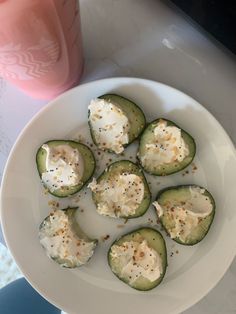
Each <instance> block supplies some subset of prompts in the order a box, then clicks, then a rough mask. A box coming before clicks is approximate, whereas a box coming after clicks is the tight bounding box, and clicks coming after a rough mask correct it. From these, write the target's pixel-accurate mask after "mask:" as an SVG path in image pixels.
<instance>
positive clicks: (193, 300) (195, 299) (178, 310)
mask: <svg viewBox="0 0 236 314" xmlns="http://www.w3.org/2000/svg"><path fill="white" fill-rule="evenodd" d="M127 80H131V81H136V82H138V83H141V84H142V83H147V84H150V83H151V84H153V83H154V84H157V85H159V86H163V87H165V88H170V89H172V90H173V91H174V92H175V93H179V94H180V95H183V96H187V97H188V98H189V99H191V101H192V102H193V103H194V104H195V105H197V106H198V107H200V108H201V110H203V113H204V114H207V115H208V117H209V118H210V119H212V121H213V122H214V123H216V125H217V126H218V127H219V128H220V131H221V132H222V134H223V136H224V137H225V139H226V140H227V144H228V145H229V146H230V148H231V149H232V151H234V158H235V159H236V151H235V145H234V143H233V141H232V139H231V137H230V135H229V134H228V133H227V132H226V130H225V129H224V127H223V126H222V124H221V123H220V122H219V121H218V120H217V119H216V118H215V116H214V115H213V114H212V113H211V112H210V111H209V110H208V109H207V108H205V107H204V106H203V105H202V104H201V103H199V102H198V101H197V100H195V99H194V98H192V97H191V96H189V95H188V94H186V93H185V92H182V91H181V90H179V89H177V88H175V87H172V86H171V85H167V84H164V83H161V82H158V81H155V80H149V79H145V78H137V77H125V76H124V77H110V78H104V79H99V80H94V81H91V82H87V83H84V84H81V85H78V86H75V87H73V88H72V89H70V90H68V91H66V92H64V93H62V94H61V95H59V96H57V97H56V98H55V99H53V100H51V101H49V102H48V103H46V104H45V105H44V106H43V108H41V109H40V110H39V111H38V112H37V113H36V114H35V115H34V116H33V117H32V118H31V119H30V120H29V121H28V122H27V123H26V125H25V126H24V128H23V129H22V130H21V132H20V133H19V135H18V136H17V139H16V140H15V142H14V144H13V146H12V148H11V150H10V153H9V155H8V158H7V162H6V164H5V167H4V171H3V175H2V185H1V189H0V222H1V226H2V231H3V235H4V239H5V242H6V244H7V248H8V249H9V251H10V253H11V255H12V256H13V258H14V260H15V262H16V264H17V265H18V267H19V269H20V271H21V272H22V274H23V275H24V277H25V278H26V280H27V281H28V282H29V283H30V285H31V286H32V287H33V288H34V289H35V290H36V291H37V292H38V293H39V294H41V295H42V296H43V297H44V298H45V299H46V300H48V301H49V302H50V303H51V304H53V305H54V306H56V307H58V306H60V308H61V309H63V310H64V311H68V312H71V311H70V309H68V308H67V309H66V307H65V306H64V305H62V304H59V302H56V303H55V302H54V300H53V299H51V298H50V297H48V296H47V295H46V294H45V291H42V290H43V289H41V288H40V287H39V286H38V285H37V283H36V282H32V281H33V280H31V278H29V277H30V276H28V275H27V271H26V270H25V268H24V267H22V265H21V263H19V262H18V259H17V257H16V256H15V253H14V250H13V249H12V246H11V244H10V243H9V241H8V237H7V227H6V221H5V218H4V212H5V210H4V209H3V207H4V206H3V199H4V196H3V194H4V190H5V181H6V180H5V178H6V177H7V172H8V167H9V164H10V162H11V159H12V158H13V155H14V152H15V150H16V149H17V146H18V145H19V142H20V140H21V139H22V138H23V136H24V134H25V133H26V132H27V130H28V128H29V127H30V126H31V125H33V124H34V121H35V120H37V119H38V118H39V117H40V116H41V115H43V114H45V112H47V110H50V108H51V107H53V106H54V105H55V104H56V103H57V102H58V100H60V99H61V98H64V97H66V96H67V95H69V94H73V93H74V91H75V90H77V89H80V88H83V87H85V86H89V85H94V84H102V83H105V82H107V81H117V83H118V82H121V83H122V81H127ZM235 256H236V248H235V250H234V251H233V250H232V253H231V256H229V257H228V263H227V267H226V268H225V269H221V271H220V275H219V276H218V277H217V279H216V280H214V282H213V283H211V284H210V285H208V287H207V288H205V289H204V290H205V291H204V292H201V293H196V294H195V295H194V296H193V297H192V298H191V299H190V300H189V301H188V302H185V303H184V305H179V306H178V307H176V308H175V310H173V311H172V312H170V313H171V314H178V313H181V312H182V311H185V310H187V309H188V308H190V307H191V306H193V305H195V304H196V303H197V302H199V301H200V300H201V299H202V298H204V297H205V296H206V295H207V294H208V293H209V292H210V291H211V290H212V289H213V288H214V287H215V286H216V285H217V284H218V283H219V281H220V280H221V279H222V277H223V276H224V274H225V273H226V272H227V270H228V269H229V267H230V265H231V263H232V261H233V259H234V258H235Z"/></svg>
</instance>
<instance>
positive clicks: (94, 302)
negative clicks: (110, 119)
mask: <svg viewBox="0 0 236 314" xmlns="http://www.w3.org/2000/svg"><path fill="white" fill-rule="evenodd" d="M108 92H115V93H117V94H121V95H124V96H126V97H127V98H131V99H132V100H134V101H135V102H136V103H137V104H138V105H139V106H140V107H141V108H142V109H143V111H144V112H145V114H146V117H147V120H148V121H150V120H153V119H155V118H157V117H166V118H168V119H170V120H173V121H175V122H176V123H177V124H179V125H180V126H181V127H182V128H183V129H185V130H187V131H188V132H189V133H190V134H192V136H193V137H194V138H195V140H196V143H197V155H196V158H195V161H194V162H195V164H196V165H197V168H198V169H197V171H196V172H195V173H192V172H193V171H192V169H193V166H192V165H190V166H189V167H188V170H189V174H186V175H184V176H183V173H184V171H183V172H182V173H178V174H174V175H172V176H168V177H166V178H165V177H163V178H162V177H161V178H158V177H151V176H147V179H148V181H149V182H151V190H152V192H153V197H155V195H156V193H157V192H158V190H160V189H161V188H163V187H166V186H168V185H175V184H182V183H185V184H186V183H197V184H200V185H202V186H205V187H206V188H208V189H209V190H210V191H211V193H212V194H213V196H214V197H215V201H216V205H217V206H216V217H215V220H214V222H213V225H212V227H211V229H210V232H209V234H208V235H207V237H206V238H205V239H204V241H203V242H202V243H200V244H198V245H196V246H194V247H184V246H180V245H178V244H176V243H175V242H173V241H171V240H170V239H167V249H168V270H167V274H166V277H165V278H164V280H163V283H162V284H161V285H160V286H159V287H157V288H155V289H154V290H152V291H150V292H145V293H142V292H138V291H135V290H133V289H131V288H129V287H128V286H126V285H125V284H124V283H122V282H121V281H119V280H118V279H117V278H116V277H115V276H114V275H113V274H112V273H111V271H110V269H109V267H108V265H107V262H106V253H107V250H108V246H109V245H110V244H111V242H112V241H113V240H114V239H115V238H116V237H117V236H119V235H121V234H122V233H126V232H128V231H130V230H132V229H134V228H135V227H138V226H140V225H145V224H150V223H151V220H152V221H153V224H154V223H155V220H156V217H155V214H154V211H153V210H151V209H150V210H149V211H148V213H147V214H146V215H145V216H143V217H141V218H138V219H134V220H132V221H129V222H128V223H127V224H125V225H124V222H123V221H122V220H118V221H117V220H115V219H110V218H104V217H101V216H99V215H98V214H97V213H96V212H95V207H94V205H93V203H92V201H91V199H90V196H91V195H90V192H89V191H86V189H85V190H84V191H83V192H82V193H80V194H81V199H80V201H79V206H80V207H81V208H82V209H83V210H84V211H83V212H79V214H78V218H79V220H80V223H81V225H82V226H83V228H84V229H85V230H86V231H87V233H88V234H89V235H91V236H94V237H97V238H101V236H105V235H106V234H109V235H110V239H109V240H107V241H105V242H101V243H100V245H99V247H98V249H97V250H96V253H95V255H94V256H93V258H92V260H91V261H90V263H89V264H88V265H87V266H84V267H81V268H80V269H76V270H68V269H63V268H61V267H59V266H58V265H57V264H56V263H55V262H53V261H51V260H50V259H49V258H47V257H46V255H45V253H44V250H43V249H42V248H41V246H40V244H39V241H38V226H39V224H40V222H41V221H42V219H43V218H44V217H45V216H46V215H47V214H48V212H49V210H50V208H49V205H48V200H49V199H50V198H51V197H50V196H48V195H45V194H44V193H43V189H42V187H41V184H40V180H39V177H38V173H37V170H36V165H35V154H36V151H37V148H38V147H39V146H40V145H41V144H42V143H43V142H45V141H47V140H50V139H61V138H68V139H70V138H76V137H78V134H79V133H80V134H82V135H83V136H84V138H82V140H83V141H85V142H87V141H89V142H90V143H91V138H90V135H89V131H88V126H87V106H88V103H89V101H90V99H91V98H94V97H97V96H99V95H101V94H104V93H108ZM136 145H137V144H133V145H131V147H129V148H128V149H127V150H126V153H125V155H126V157H122V158H130V157H132V160H134V159H133V156H134V155H135V150H136V148H137V146H136ZM96 156H97V153H96ZM107 158H108V159H109V158H112V159H113V160H114V159H115V157H114V156H113V155H109V154H105V156H104V157H103V165H102V164H101V163H100V162H99V169H98V171H97V173H100V172H101V171H102V168H104V166H105V165H104V164H105V163H106V159H107ZM235 174H236V157H235V151H234V147H233V145H232V143H231V141H230V139H229V137H228V136H227V134H226V133H225V131H224V130H223V129H222V127H221V126H220V124H219V123H218V122H217V121H216V120H215V118H214V117H213V116H212V115H211V114H210V113H209V112H208V111H207V110H205V109H204V108H203V107H202V106H201V105H200V104H199V103H197V102H196V101H195V100H193V99H192V98H190V97H188V96H187V95H185V94H183V93H181V92H179V91H177V90H175V89H173V88H171V87H168V86H165V85H162V84H159V83H156V82H152V81H147V80H142V79H134V78H115V79H106V80H101V81H97V82H92V83H89V84H85V85H82V86H79V87H77V88H74V89H73V90H71V91H69V92H67V93H65V94H64V95H62V96H61V97H59V98H57V99H56V100H54V101H53V102H51V103H50V104H49V105H48V106H47V107H45V108H44V109H43V110H42V111H41V112H40V113H39V114H38V115H36V117H35V118H34V119H33V120H32V121H31V122H30V123H29V124H28V125H27V127H26V128H25V129H24V131H23V132H22V134H21V135H20V137H19V139H18V141H17V142H16V144H15V146H14V148H13V150H12V152H11V155H10V157H9V160H8V163H7V166H6V169H5V173H4V178H3V184H2V199H1V215H2V224H3V230H4V234H5V237H6V241H7V244H8V246H9V248H10V250H11V252H12V254H13V256H14V258H15V260H16V262H17V264H18V265H19V267H20V269H21V270H22V272H23V273H24V275H25V276H26V278H27V279H28V280H29V282H30V283H31V284H32V285H33V286H34V288H35V289H36V290H38V291H39V292H40V293H41V294H42V295H43V296H44V297H45V298H46V299H48V300H49V301H50V302H52V303H54V304H55V305H56V306H58V307H59V308H61V309H63V310H64V311H67V312H69V313H70V314H71V313H81V314H91V313H96V314H111V313H112V314H120V313H129V314H139V313H140V314H141V313H148V314H154V313H155V314H156V313H157V312H158V313H161V314H165V313H168V314H170V313H179V312H181V311H183V310H185V309H187V308H188V307H189V306H191V305H193V304H194V303H196V302H197V301H198V300H200V299H201V298H202V297H203V296H204V295H206V293H207V292H209V291H210V290H211V289H212V288H213V287H214V286H215V284H216V283H217V282H218V281H219V280H220V278H221V277H222V276H223V274H224V273H225V271H226V270H227V268H228V267H229V265H230V263H231V261H232V259H233V257H234V256H235V248H236V211H235V204H236V193H235ZM59 202H60V206H61V207H63V206H66V205H67V204H73V205H75V204H76V203H78V197H73V198H71V199H69V200H63V201H59ZM118 225H122V226H123V228H119V226H118ZM171 252H173V256H172V257H170V255H171ZM177 252H178V253H177Z"/></svg>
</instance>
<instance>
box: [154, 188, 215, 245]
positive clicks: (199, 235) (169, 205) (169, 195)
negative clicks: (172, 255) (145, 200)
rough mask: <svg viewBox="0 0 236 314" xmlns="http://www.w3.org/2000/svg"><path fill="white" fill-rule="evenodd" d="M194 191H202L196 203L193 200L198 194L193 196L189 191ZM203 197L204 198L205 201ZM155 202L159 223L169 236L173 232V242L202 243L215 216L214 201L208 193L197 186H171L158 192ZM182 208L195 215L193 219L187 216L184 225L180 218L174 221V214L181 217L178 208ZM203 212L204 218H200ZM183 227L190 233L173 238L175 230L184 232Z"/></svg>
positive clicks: (183, 233) (184, 243)
mask: <svg viewBox="0 0 236 314" xmlns="http://www.w3.org/2000/svg"><path fill="white" fill-rule="evenodd" d="M194 189H195V190H196V191H199V193H200V191H202V192H201V194H202V196H200V199H199V200H198V203H197V201H195V200H194V197H197V194H196V193H198V192H194V193H195V194H191V193H192V192H191V191H194ZM203 196H204V197H205V200H204V198H203ZM156 200H157V203H158V204H159V205H160V207H161V214H160V215H159V218H160V222H161V224H162V226H163V227H164V229H165V230H166V232H167V233H168V234H169V235H170V236H171V231H172V232H173V231H174V232H173V233H172V236H171V237H172V239H173V240H174V241H176V242H178V243H179V244H183V245H194V244H196V243H198V242H200V241H202V239H203V238H204V237H205V236H206V234H207V233H208V231H209V229H210V226H211V224H212V221H213V219H214V215H215V201H214V198H213V196H212V195H211V194H210V192H209V191H207V190H206V189H205V188H202V187H200V186H198V185H180V186H173V187H169V188H166V189H164V190H162V191H160V192H159V193H158V195H157V199H156ZM199 202H200V203H199ZM157 206H158V205H157ZM183 206H184V208H188V209H191V210H193V211H194V212H195V215H196V216H194V217H193V216H191V218H190V216H187V217H189V218H187V219H188V220H187V221H186V219H184V220H183V221H184V224H183V221H182V220H181V218H180V220H181V221H179V222H178V221H177V222H176V219H175V217H176V216H175V214H176V213H179V215H181V212H180V209H179V208H181V207H182V208H183ZM209 208H211V211H210V210H209ZM206 209H207V210H206ZM159 210H160V209H159ZM204 211H205V214H204V216H201V215H202V214H203V213H204ZM159 213H160V212H159ZM182 213H183V212H182ZM199 213H201V214H200V216H199ZM182 217H183V216H182ZM196 217H198V221H197V220H196V219H197V218H196ZM182 219H183V218H182ZM190 219H191V220H190ZM179 223H180V224H179ZM181 223H182V227H181ZM177 224H178V226H177ZM185 226H187V227H188V228H190V231H187V233H185V232H184V231H183V232H182V235H181V233H180V234H179V235H178V236H175V233H176V232H175V231H176V230H177V229H176V228H178V230H181V228H182V230H186V229H185V228H186V227H185Z"/></svg>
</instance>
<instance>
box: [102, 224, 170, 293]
mask: <svg viewBox="0 0 236 314" xmlns="http://www.w3.org/2000/svg"><path fill="white" fill-rule="evenodd" d="M139 230H152V231H155V232H157V233H158V234H159V235H160V236H161V238H162V240H163V245H164V248H165V250H164V251H165V255H164V259H165V261H166V263H165V267H164V269H163V273H162V275H161V281H160V282H159V283H158V284H157V285H156V286H155V287H151V288H150V289H145V290H143V289H141V288H140V289H139V288H134V287H131V286H130V285H129V284H127V282H125V280H123V279H121V278H120V277H119V276H118V275H117V274H115V273H114V272H113V271H112V266H111V263H110V252H111V248H112V246H113V245H114V244H116V242H117V241H119V240H120V239H122V238H123V237H124V236H128V235H131V234H132V233H135V232H139ZM107 262H108V265H109V267H110V269H111V271H112V273H113V274H114V275H115V276H116V277H117V278H118V279H119V280H120V281H122V282H124V283H125V284H126V285H128V286H129V287H130V288H132V289H135V290H138V291H142V292H146V291H150V290H152V289H154V288H156V287H157V286H159V285H160V284H161V282H162V281H163V279H164V277H165V274H166V269H167V267H168V260H167V248H166V242H165V239H164V237H163V235H162V234H161V232H160V231H158V230H156V229H154V228H150V227H140V228H138V229H134V230H132V231H130V232H128V233H126V234H123V235H121V236H120V237H118V238H117V239H116V240H115V241H113V243H112V244H111V246H110V248H109V250H108V252H107Z"/></svg>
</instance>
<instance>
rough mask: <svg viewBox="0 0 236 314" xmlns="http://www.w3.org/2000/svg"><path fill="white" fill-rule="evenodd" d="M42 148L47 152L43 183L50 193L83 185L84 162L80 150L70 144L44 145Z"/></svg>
mask: <svg viewBox="0 0 236 314" xmlns="http://www.w3.org/2000/svg"><path fill="white" fill-rule="evenodd" d="M42 148H43V149H45V150H46V152H47V156H46V172H43V173H42V181H43V183H45V185H46V186H47V187H48V188H49V189H50V191H54V190H57V189H61V188H63V187H69V186H75V185H77V184H79V183H81V179H82V177H83V172H84V162H83V157H82V156H81V154H80V152H79V151H78V149H76V148H73V147H71V146H70V145H68V144H63V145H57V146H49V145H47V144H44V145H43V146H42Z"/></svg>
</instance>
